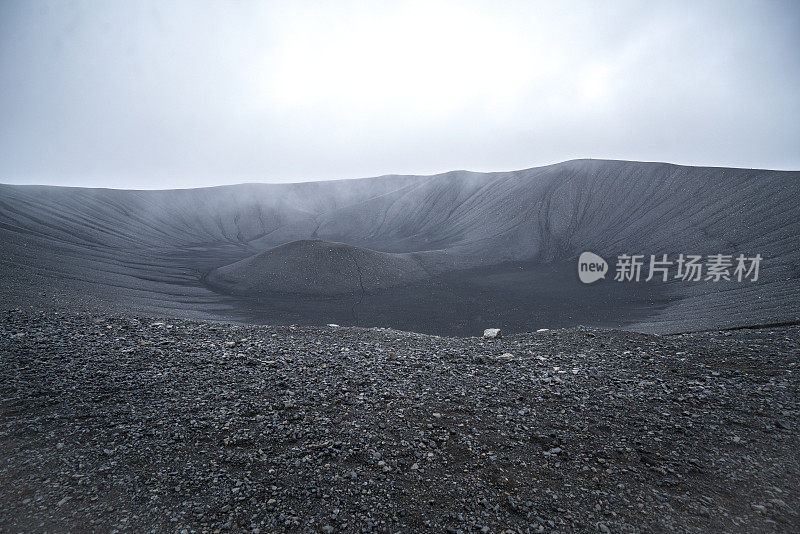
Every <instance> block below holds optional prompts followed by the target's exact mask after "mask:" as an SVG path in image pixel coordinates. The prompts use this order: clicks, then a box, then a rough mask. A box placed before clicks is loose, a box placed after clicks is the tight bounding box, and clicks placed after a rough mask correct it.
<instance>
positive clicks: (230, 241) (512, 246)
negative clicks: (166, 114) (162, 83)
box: [0, 160, 800, 334]
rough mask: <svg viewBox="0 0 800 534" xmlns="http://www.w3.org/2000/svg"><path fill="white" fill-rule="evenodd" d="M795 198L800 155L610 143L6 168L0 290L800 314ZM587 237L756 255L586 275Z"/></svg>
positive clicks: (8, 300) (714, 319)
mask: <svg viewBox="0 0 800 534" xmlns="http://www.w3.org/2000/svg"><path fill="white" fill-rule="evenodd" d="M798 205H800V172H780V171H764V170H747V169H729V168H702V167H685V166H678V165H670V164H664V163H638V162H621V161H603V160H578V161H568V162H564V163H560V164H557V165H550V166H546V167H539V168H533V169H527V170H522V171H515V172H503V173H488V174H481V173H472V172H466V171H455V172H450V173H445V174H441V175H436V176H385V177H381V178H373V179H361V180H342V181H332V182H314V183H301V184H243V185H237V186H225V187H215V188H204V189H192V190H172V191H124V190H106V189H82V188H62V187H45V186H12V185H0V265H1V266H2V268H3V272H4V284H3V289H2V290H0V291H1V293H0V295H2V297H3V302H4V304H5V305H6V306H7V307H13V306H38V307H59V306H63V307H70V308H74V307H86V308H104V309H125V310H136V311H142V312H147V313H173V314H174V313H179V314H181V315H187V316H194V317H205V318H215V317H217V318H219V317H223V318H227V319H240V320H243V321H265V322H283V321H292V322H303V321H308V322H329V321H333V322H342V323H350V324H364V325H373V324H378V325H380V324H384V325H388V326H397V327H402V328H407V329H412V330H420V331H426V332H438V333H459V334H465V333H475V332H478V331H479V330H481V329H482V327H483V326H489V324H488V323H491V325H492V326H494V325H498V326H505V327H506V328H507V329H511V330H525V329H530V328H534V327H540V326H569V325H574V324H589V325H595V326H622V327H627V328H633V329H640V330H647V331H657V332H667V331H683V330H694V329H703V328H712V327H713V328H719V327H730V326H748V325H758V324H768V323H777V322H794V321H798V320H800V283H799V282H800V268H798V264H799V260H800V238H799V237H798V236H800V209H799V208H798ZM317 240H320V241H317ZM322 241H324V242H330V243H340V244H344V245H335V246H333V248H330V247H329V248H327V249H324V248H319V245H315V244H314V243H320V242H322ZM292 242H301V244H300V245H297V244H295V245H292V246H289V245H287V247H288V248H287V247H282V246H283V245H285V244H287V243H292ZM345 245H347V246H345ZM276 247H278V248H276ZM584 250H591V251H593V252H595V253H597V254H600V255H601V256H603V257H605V258H606V259H608V260H609V261H613V259H615V258H616V256H617V255H618V254H622V253H639V254H645V255H649V254H661V253H667V254H670V255H673V256H677V254H679V253H685V254H689V253H692V254H714V253H723V254H733V253H736V254H738V253H745V254H747V255H752V254H755V253H759V254H761V255H762V256H763V257H764V261H763V263H762V268H761V278H760V280H759V281H758V282H755V283H750V282H747V283H744V282H743V283H720V284H713V283H710V282H709V283H701V282H698V283H688V282H682V281H671V282H668V283H666V284H656V283H654V282H649V283H639V284H638V285H637V284H634V283H627V284H625V283H617V282H613V281H611V280H604V281H601V282H598V283H597V284H595V285H592V286H584V285H582V284H580V283H579V282H577V276H576V271H575V270H576V265H575V261H576V258H577V256H578V255H579V254H580V253H581V252H582V251H584ZM384 253H386V254H384ZM612 268H613V266H612ZM357 270H360V271H361V274H362V280H361V282H360V283H359V285H356V283H355V278H354V276H355V274H356V273H357ZM365 275H366V276H365ZM609 278H610V277H609ZM254 293H257V295H255V294H254ZM272 293H275V294H274V295H273V294H272ZM292 294H296V295H300V296H301V297H297V298H292V297H291V295H292ZM336 295H338V296H336Z"/></svg>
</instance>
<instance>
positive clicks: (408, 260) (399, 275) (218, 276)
mask: <svg viewBox="0 0 800 534" xmlns="http://www.w3.org/2000/svg"><path fill="white" fill-rule="evenodd" d="M427 277H428V275H427V273H426V272H425V270H424V269H423V268H422V267H421V266H420V264H419V262H418V261H417V260H416V259H415V258H414V256H413V254H393V253H387V252H376V251H374V250H369V249H364V248H359V247H353V246H350V245H345V244H343V243H327V242H325V241H305V240H304V241H293V242H291V243H287V244H285V245H281V246H279V247H275V248H273V249H270V250H268V251H266V252H262V253H260V254H256V255H255V256H250V257H249V258H245V259H243V260H241V261H237V262H236V263H232V264H230V265H225V266H224V267H220V268H218V269H214V270H213V271H211V273H209V275H208V276H207V277H206V281H207V282H208V283H210V284H212V285H213V286H216V287H218V288H220V289H221V290H223V291H227V292H230V293H233V294H238V295H243V296H251V295H256V294H258V293H269V292H278V293H281V292H282V293H294V294H300V295H302V294H310V295H323V296H329V295H341V294H344V293H359V294H360V293H362V292H365V291H376V290H381V289H386V288H389V287H393V286H398V285H402V284H411V283H414V282H418V281H420V280H423V279H425V278H427Z"/></svg>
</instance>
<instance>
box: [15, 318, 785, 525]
mask: <svg viewBox="0 0 800 534" xmlns="http://www.w3.org/2000/svg"><path fill="white" fill-rule="evenodd" d="M0 324H2V328H0V351H1V354H2V359H3V362H2V366H0V392H1V393H2V399H1V400H0V414H1V415H0V454H2V464H0V479H1V480H2V482H3V484H2V488H1V489H0V530H2V531H8V532H17V531H36V532H65V531H99V532H115V531H130V532H144V531H159V532H219V531H236V532H324V533H331V532H420V531H433V532H443V531H445V532H587V531H600V532H672V531H676V532H695V531H701V532H760V531H782V532H792V531H793V532H797V531H798V529H800V517H798V510H800V500H799V498H800V487H798V486H799V485H798V481H800V478H799V477H798V469H800V452H799V451H798V448H797V444H796V442H797V429H798V414H799V413H800V412H798V376H797V361H798V355H799V353H800V344H798V334H800V327H797V326H789V327H782V328H772V329H758V330H735V331H725V332H707V333H696V334H682V335H671V336H656V335H645V334H637V333H631V332H620V331H602V330H588V329H569V330H553V331H547V332H539V333H534V334H520V335H515V336H511V337H506V338H503V339H496V340H494V339H492V340H490V339H483V338H449V337H437V336H429V335H421V334H413V333H405V332H400V331H395V330H388V329H380V328H372V329H363V328H338V327H313V328H312V327H299V326H293V327H289V326H285V327H264V326H242V325H227V324H222V323H202V322H191V321H186V320H163V319H162V320H157V319H145V318H142V317H140V318H138V319H137V318H134V317H130V316H98V315H85V314H84V315H77V314H71V315H63V314H62V315H59V314H55V313H36V312H22V311H19V310H17V311H11V312H3V315H0Z"/></svg>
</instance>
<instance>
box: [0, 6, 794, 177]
mask: <svg viewBox="0 0 800 534" xmlns="http://www.w3.org/2000/svg"><path fill="white" fill-rule="evenodd" d="M798 24H800V8H798V7H797V6H796V5H795V4H792V3H789V2H785V3H778V2H770V3H747V2H656V3H647V4H646V5H644V4H642V3H639V2H614V3H602V4H600V3H596V2H569V3H551V2H509V3H502V4H501V5H499V6H498V5H497V4H496V3H489V2H386V3H384V2H381V3H363V2H355V1H353V2H341V3H338V2H337V3H336V4H328V3H298V2H270V3H262V2H242V3H211V2H208V3H203V2H169V3H163V2H136V3H120V2H107V3H103V2H77V1H76V2H45V1H42V2H23V1H10V2H4V3H2V4H0V118H2V120H1V121H0V181H4V182H40V183H41V182H44V183H70V184H86V185H107V186H108V185H110V186H119V187H166V186H194V185H208V184H216V183H232V182H238V181H293V180H309V179H311V180H313V179H329V178H347V177H359V176H370V175H378V174H386V173H433V172H440V171H445V170H450V169H455V168H470V169H474V170H503V169H513V168H523V167H530V166H534V165H538V164H546V163H551V162H555V161H560V160H563V159H568V158H572V157H608V158H619V159H643V160H661V161H672V162H676V163H686V164H699V165H729V166H746V167H765V168H794V169H797V168H800V154H798V151H797V150H796V147H797V146H800V126H799V125H798V124H800V123H799V122H798V121H797V117H798V116H799V115H800V98H798V94H800V52H798V51H799V50H800V46H798V45H800V42H799V41H800V38H798V36H797V32H796V28H797V27H798Z"/></svg>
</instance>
